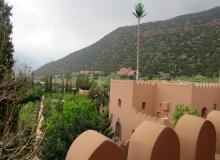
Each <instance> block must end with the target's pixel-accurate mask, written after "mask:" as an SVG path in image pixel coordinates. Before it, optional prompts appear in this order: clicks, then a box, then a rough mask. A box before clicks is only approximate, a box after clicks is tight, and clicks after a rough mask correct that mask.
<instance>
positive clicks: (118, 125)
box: [115, 119, 121, 140]
mask: <svg viewBox="0 0 220 160" xmlns="http://www.w3.org/2000/svg"><path fill="white" fill-rule="evenodd" d="M115 138H117V139H118V140H120V139H121V123H120V122H119V119H118V121H117V122H116V125H115Z"/></svg>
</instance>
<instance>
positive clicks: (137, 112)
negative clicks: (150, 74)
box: [109, 80, 220, 141]
mask: <svg viewBox="0 0 220 160" xmlns="http://www.w3.org/2000/svg"><path fill="white" fill-rule="evenodd" d="M178 104H186V105H191V106H193V107H194V108H196V109H197V110H198V111H199V112H200V113H201V116H202V117H204V118H205V117H206V115H207V114H208V113H209V112H210V111H212V110H218V109H219V108H220V85H219V84H206V83H194V84H190V83H188V84H187V83H176V82H167V81H155V82H154V81H131V80H128V81H124V80H111V88H110V104H109V112H110V116H111V117H112V128H113V130H114V131H115V135H116V137H118V138H119V139H120V140H122V141H126V140H128V139H129V138H130V136H131V135H132V133H133V132H134V131H135V129H136V128H137V126H138V125H140V124H141V123H142V122H143V121H145V120H151V121H155V122H160V121H161V120H162V121H163V120H168V121H171V120H172V114H173V112H174V110H175V107H176V105H178ZM162 123H164V121H163V122H162Z"/></svg>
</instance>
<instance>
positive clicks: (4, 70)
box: [0, 0, 14, 80]
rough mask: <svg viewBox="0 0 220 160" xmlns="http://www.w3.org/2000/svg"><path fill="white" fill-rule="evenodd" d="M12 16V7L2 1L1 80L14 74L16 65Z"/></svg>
mask: <svg viewBox="0 0 220 160" xmlns="http://www.w3.org/2000/svg"><path fill="white" fill-rule="evenodd" d="M10 16H11V7H10V6H9V5H8V4H7V3H6V2H5V0H0V80H2V79H3V78H4V75H5V74H8V73H11V72H12V67H13V65H14V60H13V54H12V53H13V51H14V50H13V44H12V40H11V34H12V24H11V21H10Z"/></svg>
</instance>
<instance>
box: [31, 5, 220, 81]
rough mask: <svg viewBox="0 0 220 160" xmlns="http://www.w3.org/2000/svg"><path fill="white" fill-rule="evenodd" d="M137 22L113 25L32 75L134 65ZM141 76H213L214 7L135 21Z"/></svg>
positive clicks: (219, 14) (218, 44)
mask: <svg viewBox="0 0 220 160" xmlns="http://www.w3.org/2000/svg"><path fill="white" fill-rule="evenodd" d="M136 34H137V26H126V27H121V28H118V29H116V30H115V31H113V32H111V33H109V34H108V35H106V36H105V37H103V38H102V39H101V40H99V41H97V42H96V43H94V44H92V45H91V46H88V47H86V48H84V49H82V50H79V51H76V52H74V53H71V54H69V55H68V56H66V57H64V58H62V59H60V60H58V61H54V62H51V63H48V64H46V65H44V66H42V67H40V68H39V69H38V70H36V72H35V74H36V75H46V74H49V73H51V74H61V73H66V72H76V71H80V70H102V71H104V72H112V71H116V70H118V69H119V68H120V67H132V68H133V69H135V66H136ZM140 47H141V51H140V53H141V58H140V59H141V60H140V63H141V64H140V65H141V67H140V72H141V74H142V76H149V77H152V76H155V75H158V73H159V72H163V73H169V74H171V75H172V76H180V75H186V76H192V75H197V74H201V75H205V76H209V77H210V76H217V74H218V72H219V69H220V7H216V8H213V9H210V10H207V11H203V12H199V13H194V14H188V15H183V16H179V17H176V18H172V19H169V20H165V21H157V22H150V23H144V24H142V25H141V44H140Z"/></svg>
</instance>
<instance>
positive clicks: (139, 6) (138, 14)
mask: <svg viewBox="0 0 220 160" xmlns="http://www.w3.org/2000/svg"><path fill="white" fill-rule="evenodd" d="M144 12H145V10H144V5H143V4H142V3H140V2H139V3H138V4H137V5H136V6H135V16H136V17H137V18H143V17H144V16H145V15H144ZM143 15H144V16H143Z"/></svg>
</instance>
